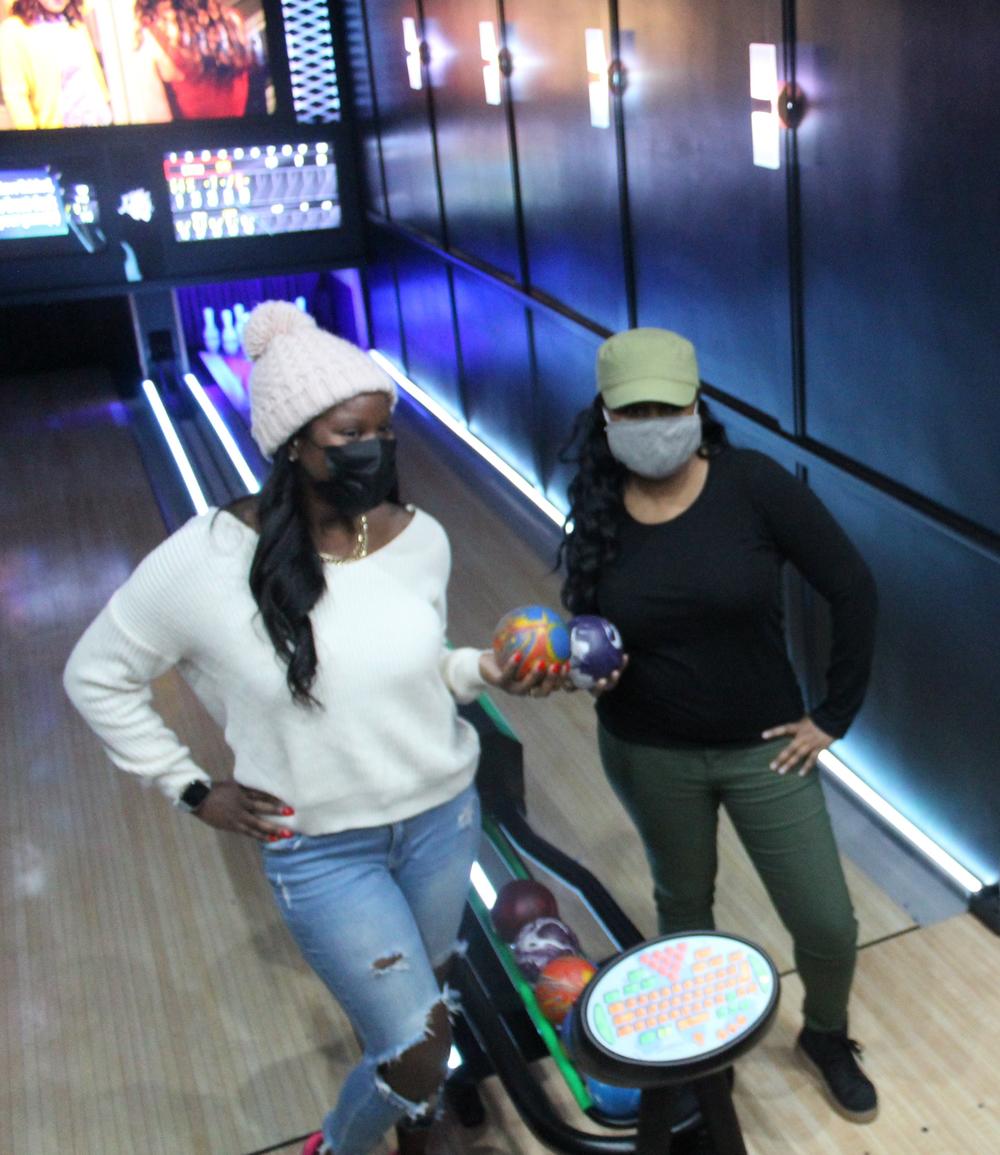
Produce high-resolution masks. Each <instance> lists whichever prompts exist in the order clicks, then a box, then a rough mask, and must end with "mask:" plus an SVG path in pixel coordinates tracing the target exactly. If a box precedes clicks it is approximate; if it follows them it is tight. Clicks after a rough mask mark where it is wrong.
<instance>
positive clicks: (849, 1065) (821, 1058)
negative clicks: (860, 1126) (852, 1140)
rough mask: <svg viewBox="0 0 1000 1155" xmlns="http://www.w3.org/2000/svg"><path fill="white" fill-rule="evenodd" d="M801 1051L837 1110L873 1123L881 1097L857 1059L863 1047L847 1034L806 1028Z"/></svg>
mask: <svg viewBox="0 0 1000 1155" xmlns="http://www.w3.org/2000/svg"><path fill="white" fill-rule="evenodd" d="M798 1051H799V1054H800V1055H801V1056H802V1059H803V1060H804V1062H805V1064H806V1066H807V1067H809V1068H810V1069H811V1070H812V1071H813V1073H814V1074H816V1075H817V1076H818V1077H819V1079H820V1081H821V1082H822V1084H823V1089H824V1090H825V1091H826V1093H827V1096H828V1097H829V1099H830V1102H831V1103H832V1104H833V1108H834V1110H835V1111H836V1112H837V1113H838V1114H840V1115H843V1117H844V1118H845V1119H849V1120H850V1121H851V1122H852V1123H870V1122H871V1121H872V1119H874V1118H875V1116H876V1115H877V1114H878V1095H877V1094H876V1091H875V1087H874V1085H873V1083H872V1081H871V1079H869V1078H868V1076H867V1075H866V1074H865V1073H864V1071H862V1070H861V1068H860V1067H859V1066H858V1061H857V1058H856V1057H855V1056H857V1055H860V1054H861V1047H860V1046H859V1045H858V1044H857V1043H856V1042H855V1041H854V1040H853V1039H849V1038H848V1037H847V1031H846V1030H843V1031H814V1030H812V1029H811V1028H809V1027H803V1028H802V1032H801V1034H800V1035H799V1038H798Z"/></svg>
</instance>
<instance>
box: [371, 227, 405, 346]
mask: <svg viewBox="0 0 1000 1155" xmlns="http://www.w3.org/2000/svg"><path fill="white" fill-rule="evenodd" d="M367 288H368V325H369V328H370V330H371V343H372V346H373V347H374V348H376V349H378V350H379V352H381V353H384V354H385V355H386V356H387V357H389V358H390V359H391V360H392V361H394V362H395V363H396V364H397V365H399V366H400V367H403V366H404V365H405V364H406V354H405V352H404V349H403V334H402V329H401V327H400V318H399V301H398V298H397V295H396V268H395V262H394V260H393V255H392V250H391V248H390V246H389V245H388V244H387V243H386V241H385V240H384V239H383V238H381V237H379V236H377V235H376V237H375V238H373V243H372V245H371V252H370V253H369V257H368V267H367Z"/></svg>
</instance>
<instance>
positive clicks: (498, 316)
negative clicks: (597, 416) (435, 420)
mask: <svg viewBox="0 0 1000 1155" xmlns="http://www.w3.org/2000/svg"><path fill="white" fill-rule="evenodd" d="M454 281H455V311H456V315H457V317H458V340H459V347H460V349H461V357H462V380H463V382H464V385H465V396H466V397H467V398H468V421H469V428H470V429H471V430H472V432H473V433H475V434H476V436H477V437H479V438H480V439H481V440H482V441H484V442H486V444H487V445H489V446H491V447H492V448H493V449H494V450H496V452H497V453H499V454H500V456H501V457H502V458H503V459H504V460H505V461H507V462H508V463H509V464H510V465H512V466H513V467H514V468H515V469H516V470H517V471H518V473H520V474H521V476H522V477H526V478H527V479H528V480H529V481H530V482H532V483H533V484H537V483H538V481H539V476H538V464H537V460H536V454H535V449H534V446H535V406H534V388H533V385H532V380H531V357H530V349H529V344H528V324H527V316H526V313H525V308H524V305H523V304H522V303H521V302H520V301H518V300H517V299H516V298H514V297H513V296H512V295H511V294H510V293H507V292H504V291H503V290H502V289H497V288H494V287H493V286H492V285H491V284H490V282H489V281H487V280H485V279H484V278H482V277H479V276H476V275H475V274H474V273H466V272H463V271H462V270H456V271H455V273H454Z"/></svg>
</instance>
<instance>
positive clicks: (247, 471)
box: [184, 373, 260, 493]
mask: <svg viewBox="0 0 1000 1155" xmlns="http://www.w3.org/2000/svg"><path fill="white" fill-rule="evenodd" d="M184 384H185V385H187V387H188V388H189V389H190V390H191V394H192V396H193V397H194V399H195V401H197V402H198V404H199V405H200V406H201V411H202V413H204V414H205V416H206V417H207V418H208V423H209V425H211V426H212V428H213V429H214V430H215V436H216V437H218V439H219V441H221V442H222V448H223V449H224V450H225V451H226V455H227V456H228V457H229V460H230V461H231V462H232V463H233V468H234V469H235V470H236V472H237V473H238V474H239V475H240V481H242V482H243V484H244V485H245V486H246V490H247V493H259V492H260V482H259V481H258V480H257V478H256V477H255V476H254V472H253V470H252V469H251V468H250V466H249V465H248V464H247V459H246V458H245V457H244V456H243V453H242V452H241V450H240V447H239V446H238V445H237V444H236V441H235V439H234V438H233V435H232V433H230V432H229V429H228V427H227V426H226V423H225V422H224V421H223V420H222V418H221V417H220V416H219V411H218V410H217V409H216V408H215V406H214V405H213V404H212V402H211V401H210V400H209V399H208V394H207V393H206V392H205V390H204V389H203V388H202V387H201V383H200V382H199V381H198V378H197V377H195V375H194V374H193V373H185V374H184Z"/></svg>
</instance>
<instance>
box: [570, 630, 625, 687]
mask: <svg viewBox="0 0 1000 1155" xmlns="http://www.w3.org/2000/svg"><path fill="white" fill-rule="evenodd" d="M568 629H569V644H570V658H569V678H570V681H571V682H572V683H573V685H574V686H576V688H577V689H578V690H592V689H594V687H595V686H596V685H597V684H598V683H599V682H604V681H605V680H607V679H608V678H611V677H613V676H614V674H615V673H617V672H618V671H619V670H621V669H623V668H624V666H625V662H626V658H625V651H624V647H623V645H622V636H621V634H620V633H619V632H618V630H617V628H616V627H615V626H613V625H612V624H611V622H609V621H608V620H607V618H601V617H598V616H597V614H580V615H578V616H577V617H575V618H571V619H570V621H569V625H568Z"/></svg>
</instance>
